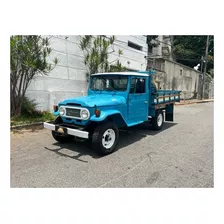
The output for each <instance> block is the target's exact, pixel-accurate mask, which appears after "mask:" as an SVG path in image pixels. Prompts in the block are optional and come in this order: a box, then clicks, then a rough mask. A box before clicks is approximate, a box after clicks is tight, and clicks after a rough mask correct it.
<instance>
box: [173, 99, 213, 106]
mask: <svg viewBox="0 0 224 224" xmlns="http://www.w3.org/2000/svg"><path fill="white" fill-rule="evenodd" d="M208 102H214V99H204V100H197V99H192V100H181V101H180V102H176V103H175V105H176V106H178V105H186V104H194V103H208Z"/></svg>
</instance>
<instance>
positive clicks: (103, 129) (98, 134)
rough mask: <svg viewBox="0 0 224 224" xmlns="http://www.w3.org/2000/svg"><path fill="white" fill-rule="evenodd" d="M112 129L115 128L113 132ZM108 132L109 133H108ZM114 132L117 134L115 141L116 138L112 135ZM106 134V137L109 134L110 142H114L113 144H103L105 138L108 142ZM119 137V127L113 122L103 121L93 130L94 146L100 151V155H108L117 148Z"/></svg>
mask: <svg viewBox="0 0 224 224" xmlns="http://www.w3.org/2000/svg"><path fill="white" fill-rule="evenodd" d="M111 129H112V130H113V132H112V131H110V130H111ZM106 133H108V135H107V134H106ZM114 134H115V140H114V141H113V139H114V138H113V137H112V136H113V135H114ZM105 135H106V137H107V136H108V142H111V143H110V144H112V143H113V144H112V145H111V146H110V144H108V146H105V145H103V139H105V140H104V141H105V142H106V137H105ZM110 139H111V141H110ZM118 139H119V130H118V128H117V127H116V126H115V125H114V124H113V123H112V122H103V123H101V124H99V125H98V126H96V128H95V130H94V131H93V134H92V148H93V149H94V150H96V151H98V153H99V154H100V155H108V154H110V153H112V152H113V151H114V150H115V148H116V146H117V143H118ZM105 144H106V143H105ZM108 147H109V148H108Z"/></svg>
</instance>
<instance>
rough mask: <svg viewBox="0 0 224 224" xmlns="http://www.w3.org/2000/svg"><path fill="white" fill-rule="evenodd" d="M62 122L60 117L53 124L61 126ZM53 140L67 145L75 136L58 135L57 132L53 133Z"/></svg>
mask: <svg viewBox="0 0 224 224" xmlns="http://www.w3.org/2000/svg"><path fill="white" fill-rule="evenodd" d="M61 122H62V120H61V118H60V117H57V118H56V120H55V121H54V122H53V124H60V123H61ZM51 133H52V136H53V138H54V139H55V140H56V141H57V142H60V143H66V142H70V141H72V140H73V138H74V136H72V135H63V134H61V133H58V132H56V131H52V132H51Z"/></svg>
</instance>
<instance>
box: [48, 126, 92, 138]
mask: <svg viewBox="0 0 224 224" xmlns="http://www.w3.org/2000/svg"><path fill="white" fill-rule="evenodd" d="M44 128H47V129H50V130H52V131H56V132H59V129H60V130H63V132H61V131H60V132H59V133H64V134H68V135H73V136H77V137H80V138H89V132H87V131H80V130H77V129H73V128H67V127H63V126H61V125H54V124H50V123H47V122H44Z"/></svg>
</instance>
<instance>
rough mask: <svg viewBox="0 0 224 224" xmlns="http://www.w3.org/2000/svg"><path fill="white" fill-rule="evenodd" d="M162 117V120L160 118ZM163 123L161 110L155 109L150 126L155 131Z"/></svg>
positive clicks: (159, 128)
mask: <svg viewBox="0 0 224 224" xmlns="http://www.w3.org/2000/svg"><path fill="white" fill-rule="evenodd" d="M161 119H162V120H161ZM163 123H164V116H163V111H162V110H158V111H156V116H155V117H152V128H153V129H154V130H156V131H158V130H161V129H162V127H163Z"/></svg>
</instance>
